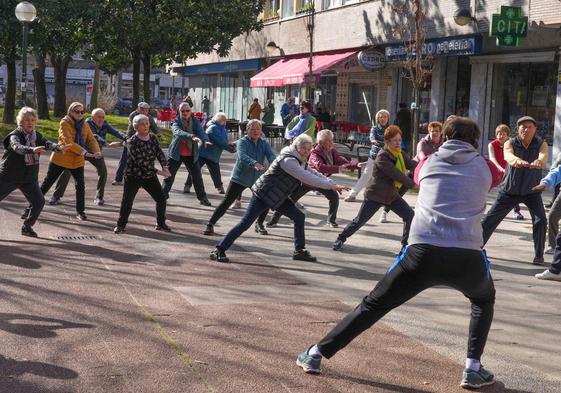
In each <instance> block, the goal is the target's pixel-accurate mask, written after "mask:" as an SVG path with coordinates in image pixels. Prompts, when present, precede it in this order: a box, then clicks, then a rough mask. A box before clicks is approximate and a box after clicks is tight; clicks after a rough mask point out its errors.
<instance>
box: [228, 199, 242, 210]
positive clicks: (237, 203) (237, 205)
mask: <svg viewBox="0 0 561 393" xmlns="http://www.w3.org/2000/svg"><path fill="white" fill-rule="evenodd" d="M241 208H242V201H238V200H237V199H236V200H235V201H234V203H232V206H230V209H241Z"/></svg>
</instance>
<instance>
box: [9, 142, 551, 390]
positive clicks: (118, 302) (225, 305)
mask: <svg viewBox="0 0 561 393" xmlns="http://www.w3.org/2000/svg"><path fill="white" fill-rule="evenodd" d="M118 153H119V151H117V150H111V151H107V152H106V154H108V156H109V158H108V159H107V162H108V166H109V179H111V178H112V175H113V174H114V173H115V166H116V162H117V157H118V155H119V154H118ZM225 159H226V160H225V165H223V180H224V181H225V182H226V181H227V173H228V169H229V168H231V165H232V163H233V161H232V160H231V158H230V157H229V155H226V156H225ZM41 165H42V169H41V175H40V179H42V178H43V176H44V173H45V171H46V168H47V160H46V157H42V158H41ZM185 175H186V171H185V170H184V169H180V172H179V173H178V176H177V178H176V183H175V185H174V190H175V191H174V192H172V193H171V197H170V200H169V204H168V214H167V215H168V219H169V221H168V224H169V225H170V226H171V227H172V229H173V232H172V233H171V234H167V233H161V232H157V231H155V230H154V225H155V211H154V210H155V206H154V203H153V202H152V200H151V199H150V198H149V196H148V195H147V194H146V193H144V192H143V191H140V192H139V194H138V196H137V199H136V202H135V206H134V209H133V213H132V215H131V219H130V224H129V225H128V227H127V233H126V234H123V235H114V234H113V232H112V231H111V230H112V228H113V227H114V226H115V223H116V218H117V214H118V207H119V202H120V199H121V194H122V187H115V186H111V185H110V184H109V185H108V186H107V195H106V202H107V204H106V206H103V207H96V206H93V197H94V194H93V190H94V188H95V180H96V178H95V170H94V168H93V166H91V165H89V164H86V179H87V189H86V195H87V201H86V202H87V203H86V205H87V210H86V213H87V215H88V218H89V220H88V221H86V222H79V221H78V220H76V219H75V218H74V215H75V213H74V191H73V189H72V187H69V189H68V192H67V194H66V196H65V197H64V199H63V204H62V205H58V206H46V207H45V210H44V212H43V214H42V216H41V218H40V221H39V223H38V224H37V225H36V227H35V229H36V231H37V232H38V233H39V236H40V237H41V238H40V239H38V240H33V239H29V238H25V237H22V236H20V234H19V228H20V219H19V214H20V213H21V211H22V209H23V208H24V207H25V203H24V199H23V197H22V196H21V195H20V194H19V193H17V192H16V193H14V194H13V195H11V196H10V197H9V198H7V199H6V200H4V201H2V202H0V220H1V222H2V223H3V225H2V226H1V227H0V238H1V239H2V241H1V243H0V253H1V254H0V283H1V284H0V291H1V295H2V296H1V297H0V342H1V343H2V345H1V347H0V392H9V393H16V392H45V393H51V392H52V393H54V392H61V393H62V392H65V393H67V392H88V393H91V392H141V393H145V392H146V393H148V392H170V393H171V392H312V391H313V392H407V393H420V392H445V393H448V392H460V391H463V389H461V388H459V386H458V385H459V380H460V377H461V371H462V368H463V365H462V363H463V360H464V356H465V341H466V334H467V321H468V313H469V306H468V302H467V301H466V300H462V297H461V295H459V294H456V293H455V292H453V291H450V290H447V289H443V288H438V289H434V290H430V291H427V292H426V293H425V294H423V295H422V296H420V297H419V298H418V299H415V300H414V301H413V302H411V303H410V304H408V305H406V306H404V307H403V308H401V309H399V310H396V311H395V312H392V313H391V314H390V315H388V317H387V318H386V319H384V320H383V323H380V324H378V325H377V326H376V327H375V328H373V329H371V330H369V331H367V332H365V333H364V334H363V335H362V336H360V337H359V338H358V339H357V340H356V341H354V342H353V343H352V344H351V345H350V346H349V347H348V348H346V349H345V350H343V351H341V352H340V353H339V354H338V355H337V356H335V357H334V358H333V359H331V360H330V361H325V362H324V364H323V368H324V373H323V374H322V375H320V376H309V375H305V374H304V373H303V372H302V371H301V369H299V368H298V367H297V366H296V365H295V359H296V355H297V354H298V352H299V351H301V350H303V349H304V348H306V346H307V345H309V344H311V343H313V342H314V341H315V340H317V339H319V338H320V337H321V336H322V335H323V334H324V333H325V332H327V330H329V329H330V328H331V327H332V326H333V324H334V323H336V322H337V321H338V320H339V319H340V318H341V317H343V316H344V315H345V313H346V312H348V311H349V310H350V309H351V308H352V307H353V306H354V305H355V304H356V303H357V302H358V301H360V299H361V297H362V296H364V295H365V294H366V293H367V292H368V291H369V290H371V288H372V287H373V285H374V284H375V281H377V280H378V279H379V278H380V277H381V276H382V274H383V273H384V271H385V270H386V269H387V268H388V267H389V265H390V264H391V262H392V260H393V256H394V255H395V252H396V251H397V249H398V246H399V240H398V239H399V237H400V232H401V224H400V223H398V222H397V221H396V216H395V215H390V219H391V221H392V222H391V223H389V224H378V223H377V216H376V217H375V218H374V219H373V221H372V223H370V224H369V225H367V226H365V227H364V228H363V229H362V230H361V231H360V232H359V233H357V234H356V235H355V236H354V237H353V238H351V239H350V240H349V241H348V242H347V244H345V249H344V252H340V253H335V252H333V251H331V249H330V248H329V245H330V244H331V243H332V241H333V240H334V239H335V237H336V234H337V233H338V230H337V229H325V228H324V225H323V224H324V223H325V215H326V211H327V203H326V200H325V198H323V197H321V196H306V197H305V198H303V200H302V202H303V203H304V205H305V206H306V215H307V228H306V229H307V231H306V235H307V239H308V249H310V251H311V252H312V253H313V254H314V255H317V256H318V257H319V261H318V262H317V263H313V264H312V263H306V262H296V261H292V259H291V258H289V256H290V254H291V251H292V245H291V242H292V229H291V226H290V224H289V223H288V221H283V220H281V224H283V225H281V227H280V228H273V229H271V230H270V234H269V235H268V236H261V235H258V234H256V233H254V232H250V231H248V232H247V233H246V234H244V235H243V236H242V237H241V238H240V241H239V242H238V243H237V244H236V245H235V246H234V247H233V248H232V250H231V251H230V252H229V254H228V255H229V257H230V258H231V260H232V262H233V263H232V264H218V263H215V262H212V261H209V260H208V253H209V252H210V250H211V249H212V248H213V246H214V244H215V243H216V241H217V240H218V239H219V237H218V236H214V237H207V236H203V235H202V230H203V229H204V224H205V222H206V221H205V220H207V219H208V217H209V216H210V214H211V212H212V211H213V208H214V206H216V205H217V203H218V202H219V201H220V200H221V196H219V195H217V194H216V192H215V190H214V189H213V187H212V185H211V182H210V179H209V176H208V173H207V172H206V170H205V171H204V172H203V177H204V179H205V185H206V187H207V192H208V193H209V199H210V200H211V202H212V204H213V207H212V208H207V207H203V206H200V205H199V204H198V201H197V200H196V198H195V196H194V193H191V194H188V195H185V194H182V193H181V192H180V190H182V188H183V186H182V184H183V181H184V180H185ZM340 179H344V181H348V182H349V183H350V182H352V179H349V178H342V177H341V178H340ZM49 195H50V193H49ZM248 195H249V194H248V192H246V194H245V197H244V198H243V204H244V207H245V206H247V200H248ZM414 199H415V196H414V195H410V196H408V200H410V201H411V202H414ZM358 207H359V204H357V203H354V204H348V203H345V202H341V206H340V211H341V213H340V219H339V223H340V224H342V225H345V224H346V223H347V222H348V221H349V220H350V219H352V218H353V217H354V215H355V214H356V211H357V209H358ZM242 213H243V210H238V211H229V213H227V214H226V215H225V216H224V218H223V219H222V220H221V221H220V222H219V225H217V226H216V229H215V230H216V231H217V233H219V234H224V233H225V232H226V231H227V230H228V229H229V228H231V226H232V225H233V224H234V223H235V222H237V220H239V217H240V216H241V214H242ZM528 226H529V223H528V221H525V222H523V223H520V222H515V221H513V220H506V221H505V223H504V224H503V225H501V227H499V231H498V233H497V234H495V235H494V237H493V238H492V239H491V242H490V246H489V248H488V252H489V255H490V256H491V260H492V263H493V268H494V272H493V274H494V277H495V280H496V286H497V293H498V299H497V308H496V313H495V323H494V325H493V330H492V332H491V334H490V338H489V344H488V349H487V352H486V358H485V360H484V364H485V365H486V366H487V367H489V368H490V369H491V370H493V371H495V373H496V374H497V378H498V380H499V383H497V384H496V385H495V386H493V387H490V388H488V389H485V390H484V391H485V392H540V393H542V392H558V391H559V390H558V387H559V386H560V385H559V383H560V382H561V381H560V380H558V379H557V380H556V379H555V377H559V375H561V373H560V372H559V369H560V366H559V364H561V363H560V361H559V360H560V358H561V355H560V354H559V351H557V350H556V348H555V346H554V345H552V343H555V342H557V340H556V338H557V330H558V329H559V320H560V311H559V309H558V308H557V307H556V306H555V304H556V302H554V301H553V302H552V301H544V299H548V298H551V297H555V296H556V295H557V296H558V295H559V294H561V285H559V284H558V283H542V282H538V281H537V280H535V279H534V278H533V277H532V274H533V273H534V272H535V271H538V270H540V271H541V270H542V269H536V268H535V267H533V266H531V265H529V264H528V261H529V258H530V255H531V252H532V248H531V245H530V244H531V234H530V231H529V229H528ZM515 242H519V244H515ZM514 246H516V247H514ZM507 247H508V248H507Z"/></svg>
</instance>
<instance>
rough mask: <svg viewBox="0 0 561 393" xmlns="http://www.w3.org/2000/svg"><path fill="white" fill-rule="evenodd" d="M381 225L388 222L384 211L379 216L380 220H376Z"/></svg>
mask: <svg viewBox="0 0 561 393" xmlns="http://www.w3.org/2000/svg"><path fill="white" fill-rule="evenodd" d="M378 221H379V222H380V223H381V224H384V223H386V222H389V221H388V213H386V211H385V210H382V214H380V219H379V220H378Z"/></svg>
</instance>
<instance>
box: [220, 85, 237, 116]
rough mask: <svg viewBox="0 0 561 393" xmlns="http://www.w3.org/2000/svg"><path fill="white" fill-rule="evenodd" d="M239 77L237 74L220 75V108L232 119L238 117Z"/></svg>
mask: <svg viewBox="0 0 561 393" xmlns="http://www.w3.org/2000/svg"><path fill="white" fill-rule="evenodd" d="M237 88H238V77H237V75H236V74H223V75H222V76H221V77H220V108H219V110H221V111H222V112H224V113H226V116H228V118H230V119H235V118H236V109H237V102H238V100H237V90H238V89H237Z"/></svg>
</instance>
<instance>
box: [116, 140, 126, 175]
mask: <svg viewBox="0 0 561 393" xmlns="http://www.w3.org/2000/svg"><path fill="white" fill-rule="evenodd" d="M127 159H128V152H127V147H126V146H124V147H123V151H122V152H121V157H120V158H119V163H118V164H117V172H116V173H115V181H123V176H124V175H125V169H126V167H127Z"/></svg>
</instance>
